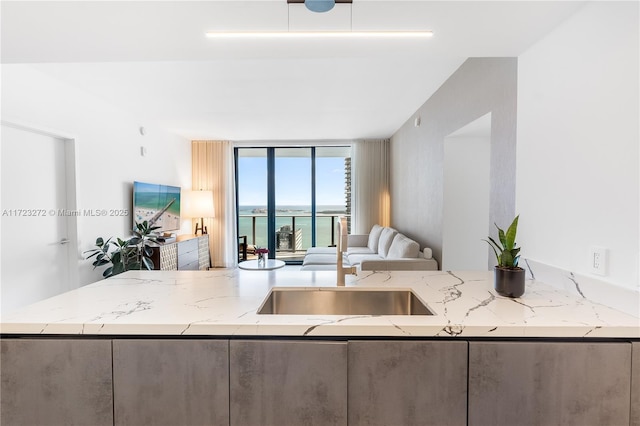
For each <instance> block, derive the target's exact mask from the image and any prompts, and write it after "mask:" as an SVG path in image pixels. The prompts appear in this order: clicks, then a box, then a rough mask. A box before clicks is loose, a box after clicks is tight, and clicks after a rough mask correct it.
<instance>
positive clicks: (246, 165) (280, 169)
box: [238, 157, 345, 206]
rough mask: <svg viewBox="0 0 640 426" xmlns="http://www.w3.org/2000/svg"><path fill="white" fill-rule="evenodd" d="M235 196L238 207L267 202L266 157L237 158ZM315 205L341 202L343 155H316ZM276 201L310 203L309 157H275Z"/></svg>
mask: <svg viewBox="0 0 640 426" xmlns="http://www.w3.org/2000/svg"><path fill="white" fill-rule="evenodd" d="M238 171H239V173H238V175H239V179H238V180H239V182H238V197H239V204H240V205H241V206H247V205H249V206H253V205H257V206H266V205H267V160H266V158H265V157H240V158H239V159H238ZM316 183H317V187H316V204H317V205H320V206H322V205H344V203H345V200H344V158H340V157H317V158H316ZM276 204H278V205H310V204H311V159H310V158H305V157H295V158H290V157H276Z"/></svg>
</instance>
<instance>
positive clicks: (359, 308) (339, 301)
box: [258, 287, 433, 315]
mask: <svg viewBox="0 0 640 426" xmlns="http://www.w3.org/2000/svg"><path fill="white" fill-rule="evenodd" d="M258 314H276V315H277V314H282V315H433V312H431V310H429V308H427V305H426V304H425V303H424V302H423V301H422V300H420V298H419V297H418V296H416V295H415V293H414V292H413V291H412V290H405V289H396V288H394V289H363V288H336V287H329V288H313V289H309V288H285V287H276V288H273V289H272V290H271V291H270V292H269V294H268V295H267V298H266V299H265V300H264V302H263V303H262V306H260V309H258Z"/></svg>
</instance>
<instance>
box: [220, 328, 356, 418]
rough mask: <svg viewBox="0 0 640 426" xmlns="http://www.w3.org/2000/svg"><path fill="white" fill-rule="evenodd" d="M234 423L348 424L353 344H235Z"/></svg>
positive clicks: (232, 369) (232, 353) (232, 347)
mask: <svg viewBox="0 0 640 426" xmlns="http://www.w3.org/2000/svg"><path fill="white" fill-rule="evenodd" d="M230 382H231V383H230V385H231V386H230V392H231V423H230V424H231V425H242V426H250V425H297V426H303V425H346V424H347V344H346V343H343V342H292V341H239V340H232V341H231V342H230Z"/></svg>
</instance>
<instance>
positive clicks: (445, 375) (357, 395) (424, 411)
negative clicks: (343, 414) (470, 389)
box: [349, 341, 468, 426]
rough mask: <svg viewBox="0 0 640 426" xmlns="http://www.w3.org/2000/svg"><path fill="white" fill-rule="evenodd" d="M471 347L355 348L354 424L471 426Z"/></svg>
mask: <svg viewBox="0 0 640 426" xmlns="http://www.w3.org/2000/svg"><path fill="white" fill-rule="evenodd" d="M467 345H468V344H467V342H450V341H438V342H434V341H431V342H412V341H351V342H349V424H353V425H404V426H409V425H438V426H444V425H465V424H466V422H467V348H468V346H467Z"/></svg>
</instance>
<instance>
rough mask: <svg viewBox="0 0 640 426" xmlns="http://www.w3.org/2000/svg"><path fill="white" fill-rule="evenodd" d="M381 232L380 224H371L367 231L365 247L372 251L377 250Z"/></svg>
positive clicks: (375, 251)
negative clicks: (367, 239)
mask: <svg viewBox="0 0 640 426" xmlns="http://www.w3.org/2000/svg"><path fill="white" fill-rule="evenodd" d="M381 233H382V226H380V225H373V227H372V228H371V232H369V241H368V242H367V247H369V249H370V250H371V251H372V252H374V253H377V252H378V242H379V241H380V234H381Z"/></svg>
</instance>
